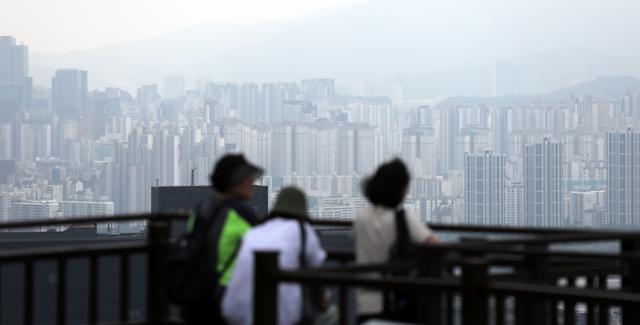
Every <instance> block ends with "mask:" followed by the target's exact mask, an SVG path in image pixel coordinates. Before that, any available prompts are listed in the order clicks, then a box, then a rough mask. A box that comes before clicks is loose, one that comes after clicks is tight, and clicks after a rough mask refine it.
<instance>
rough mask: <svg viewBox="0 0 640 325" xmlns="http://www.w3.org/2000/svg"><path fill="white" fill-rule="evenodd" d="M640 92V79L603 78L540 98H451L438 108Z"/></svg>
mask: <svg viewBox="0 0 640 325" xmlns="http://www.w3.org/2000/svg"><path fill="white" fill-rule="evenodd" d="M629 91H631V92H636V91H640V79H638V78H634V77H628V76H618V77H601V78H598V79H595V80H592V81H585V82H580V83H578V84H576V85H573V86H570V87H567V88H563V89H559V90H555V91H552V92H550V93H547V94H541V95H538V96H502V97H451V98H448V99H446V100H444V101H442V102H440V103H439V104H438V107H461V106H474V105H486V106H493V107H496V106H498V107H500V106H503V107H507V106H517V105H527V104H530V103H531V102H532V101H558V100H562V99H566V98H568V97H569V96H575V97H585V96H588V95H590V96H594V97H598V96H602V97H612V98H616V97H621V96H624V95H625V94H626V93H627V92H629Z"/></svg>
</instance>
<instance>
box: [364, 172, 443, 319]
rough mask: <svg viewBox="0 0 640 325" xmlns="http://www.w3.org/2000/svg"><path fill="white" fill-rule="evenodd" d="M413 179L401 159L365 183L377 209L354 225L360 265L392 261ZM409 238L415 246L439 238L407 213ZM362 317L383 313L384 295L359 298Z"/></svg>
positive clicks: (365, 295) (366, 294) (369, 212)
mask: <svg viewBox="0 0 640 325" xmlns="http://www.w3.org/2000/svg"><path fill="white" fill-rule="evenodd" d="M410 179H411V177H410V175H409V171H408V170H407V168H406V166H405V164H404V163H403V162H402V161H401V160H400V159H394V160H392V161H390V162H387V163H385V164H383V165H381V166H380V167H379V168H378V169H377V171H376V172H375V174H374V175H372V176H371V177H369V178H368V179H366V180H365V181H364V182H363V192H364V195H365V196H366V197H367V199H368V200H369V201H370V202H371V204H372V205H373V207H371V208H367V209H364V210H362V211H360V212H359V213H358V214H357V216H356V218H355V220H354V223H353V234H354V237H355V244H356V262H357V263H362V264H370V263H384V262H386V261H388V260H389V253H390V251H391V247H392V245H393V244H394V242H395V240H396V212H397V211H398V210H399V209H401V207H402V203H403V201H404V198H405V196H406V194H407V190H408V189H409V183H410ZM405 216H406V217H405V220H406V224H407V230H408V232H409V237H410V239H411V241H412V242H413V243H416V244H420V243H435V242H437V240H438V239H437V237H436V236H435V235H434V234H433V232H432V231H431V229H429V227H427V226H426V225H425V224H423V223H422V222H420V220H418V218H417V217H416V216H415V215H413V214H411V213H405ZM358 308H359V312H360V313H361V314H377V313H380V312H381V311H382V295H381V294H379V293H372V292H366V291H363V292H361V293H360V294H359V297H358Z"/></svg>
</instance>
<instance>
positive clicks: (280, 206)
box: [271, 186, 309, 219]
mask: <svg viewBox="0 0 640 325" xmlns="http://www.w3.org/2000/svg"><path fill="white" fill-rule="evenodd" d="M271 213H273V214H276V215H277V214H283V215H285V216H291V217H300V218H306V219H309V214H308V213H307V197H306V195H305V194H304V192H302V191H301V190H300V189H298V188H296V187H293V186H288V187H285V188H283V189H282V190H280V193H278V198H277V199H276V203H275V205H274V207H273V209H272V210H271Z"/></svg>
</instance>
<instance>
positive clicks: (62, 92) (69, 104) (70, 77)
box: [51, 69, 88, 118]
mask: <svg viewBox="0 0 640 325" xmlns="http://www.w3.org/2000/svg"><path fill="white" fill-rule="evenodd" d="M87 87H88V85H87V71H84V70H79V69H62V70H58V71H56V74H55V76H54V77H53V79H52V82H51V91H52V94H51V97H52V105H51V107H52V109H53V112H54V113H56V114H57V115H58V116H61V117H64V118H72V117H76V116H78V115H79V114H80V113H82V112H83V111H84V110H85V109H86V107H87V97H88V96H87V94H88V88H87Z"/></svg>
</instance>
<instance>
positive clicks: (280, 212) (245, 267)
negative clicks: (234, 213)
mask: <svg viewBox="0 0 640 325" xmlns="http://www.w3.org/2000/svg"><path fill="white" fill-rule="evenodd" d="M308 219H309V217H308V214H307V203H306V198H305V195H304V193H303V192H302V191H300V190H298V189H296V188H293V187H287V188H284V189H282V190H281V191H280V193H279V195H278V198H277V199H276V203H275V206H274V208H273V210H272V211H271V213H270V214H269V216H268V217H267V219H266V221H265V222H264V223H263V224H261V225H258V226H256V227H254V228H252V229H251V230H250V231H249V232H248V233H247V234H246V235H245V236H244V238H243V240H242V245H241V247H240V250H239V251H238V257H237V259H236V264H235V267H234V270H233V275H232V276H231V280H230V281H229V284H228V285H227V291H226V293H225V296H224V298H223V302H222V313H223V315H224V317H225V319H226V320H227V322H228V323H229V324H232V325H250V324H254V323H255V324H258V323H259V322H254V320H253V304H254V303H260V297H254V296H253V285H254V284H253V272H254V253H255V252H257V251H278V252H279V253H280V255H279V265H280V268H283V269H296V268H299V267H300V253H301V244H302V236H301V235H302V233H301V231H300V230H301V229H302V228H301V227H300V222H304V229H305V233H306V242H305V246H306V249H305V250H306V252H305V259H306V261H307V262H306V263H307V264H308V265H307V266H308V267H317V266H320V265H322V263H323V262H324V260H325V258H326V255H327V254H326V252H325V251H324V249H323V248H322V247H321V246H320V240H319V239H318V236H317V235H316V233H315V231H314V230H313V228H312V227H311V226H310V225H309V224H308V223H307V222H305V221H306V220H308ZM278 290H279V291H278V324H281V325H292V324H296V323H297V322H298V321H299V320H300V319H301V317H302V289H301V287H300V285H298V284H281V285H280V286H279V288H278Z"/></svg>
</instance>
